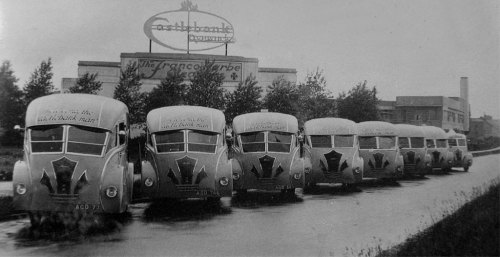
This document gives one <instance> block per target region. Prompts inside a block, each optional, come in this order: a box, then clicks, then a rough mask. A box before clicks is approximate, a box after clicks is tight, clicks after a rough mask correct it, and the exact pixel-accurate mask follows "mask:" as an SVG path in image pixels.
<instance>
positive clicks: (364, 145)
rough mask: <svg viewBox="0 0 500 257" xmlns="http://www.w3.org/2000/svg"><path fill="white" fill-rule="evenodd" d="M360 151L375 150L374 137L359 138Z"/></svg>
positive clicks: (375, 141) (375, 142) (375, 139)
mask: <svg viewBox="0 0 500 257" xmlns="http://www.w3.org/2000/svg"><path fill="white" fill-rule="evenodd" d="M359 148H360V149H377V138H376V137H359Z"/></svg>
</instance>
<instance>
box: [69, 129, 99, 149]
mask: <svg viewBox="0 0 500 257" xmlns="http://www.w3.org/2000/svg"><path fill="white" fill-rule="evenodd" d="M106 136H107V132H106V130H103V129H97V128H89V127H80V126H78V127H76V126H71V127H69V129H68V148H67V152H68V153H81V154H90V155H99V156H100V155H102V152H103V150H104V146H105V144H104V143H105V142H106Z"/></svg>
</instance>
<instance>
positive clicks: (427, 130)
mask: <svg viewBox="0 0 500 257" xmlns="http://www.w3.org/2000/svg"><path fill="white" fill-rule="evenodd" d="M421 128H422V130H423V131H424V134H425V137H426V138H429V139H447V138H448V136H447V135H446V132H445V131H444V130H443V129H442V128H438V127H434V126H421Z"/></svg>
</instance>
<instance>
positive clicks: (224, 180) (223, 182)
mask: <svg viewBox="0 0 500 257" xmlns="http://www.w3.org/2000/svg"><path fill="white" fill-rule="evenodd" d="M219 184H220V185H221V186H227V185H229V179H228V178H226V177H222V178H220V179H219Z"/></svg>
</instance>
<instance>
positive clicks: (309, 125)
mask: <svg viewBox="0 0 500 257" xmlns="http://www.w3.org/2000/svg"><path fill="white" fill-rule="evenodd" d="M357 133H358V129H357V126H356V123H355V122H354V121H352V120H348V119H342V118H320V119H312V120H308V121H306V123H305V124H304V134H306V135H356V134H357Z"/></svg>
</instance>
